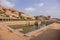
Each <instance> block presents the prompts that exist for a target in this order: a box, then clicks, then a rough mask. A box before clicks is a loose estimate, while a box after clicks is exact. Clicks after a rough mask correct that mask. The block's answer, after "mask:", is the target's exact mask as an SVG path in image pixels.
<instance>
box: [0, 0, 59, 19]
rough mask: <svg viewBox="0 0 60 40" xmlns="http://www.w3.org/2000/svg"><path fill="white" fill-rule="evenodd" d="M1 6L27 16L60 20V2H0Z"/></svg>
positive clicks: (30, 0)
mask: <svg viewBox="0 0 60 40" xmlns="http://www.w3.org/2000/svg"><path fill="white" fill-rule="evenodd" d="M0 5H2V6H4V7H8V8H15V9H17V10H19V11H22V12H24V13H26V14H29V15H32V16H37V15H45V16H52V17H56V18H60V0H0Z"/></svg>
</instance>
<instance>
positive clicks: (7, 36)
mask: <svg viewBox="0 0 60 40" xmlns="http://www.w3.org/2000/svg"><path fill="white" fill-rule="evenodd" d="M32 35H33V36H32V37H28V36H19V35H17V34H15V33H13V32H11V31H10V30H8V29H7V28H6V27H5V26H4V25H0V40H60V23H54V24H51V25H49V26H48V27H47V28H45V29H43V30H40V31H38V32H34V33H32ZM35 35H36V36H35Z"/></svg>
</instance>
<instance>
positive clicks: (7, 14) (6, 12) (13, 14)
mask: <svg viewBox="0 0 60 40" xmlns="http://www.w3.org/2000/svg"><path fill="white" fill-rule="evenodd" d="M0 18H5V19H6V18H11V19H33V17H32V16H30V15H28V14H25V13H23V12H20V11H18V10H15V9H13V8H5V7H3V6H1V5H0Z"/></svg>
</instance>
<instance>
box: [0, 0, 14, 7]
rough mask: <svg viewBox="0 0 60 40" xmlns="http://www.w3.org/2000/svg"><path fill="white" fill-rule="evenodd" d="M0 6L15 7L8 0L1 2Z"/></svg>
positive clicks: (0, 0)
mask: <svg viewBox="0 0 60 40" xmlns="http://www.w3.org/2000/svg"><path fill="white" fill-rule="evenodd" d="M0 5H2V6H6V7H14V4H12V3H11V2H9V1H8V0H0Z"/></svg>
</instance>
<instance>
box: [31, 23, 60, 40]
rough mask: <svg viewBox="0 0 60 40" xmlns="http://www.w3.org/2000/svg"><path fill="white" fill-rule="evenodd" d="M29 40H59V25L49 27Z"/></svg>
mask: <svg viewBox="0 0 60 40" xmlns="http://www.w3.org/2000/svg"><path fill="white" fill-rule="evenodd" d="M31 40H60V24H56V23H54V24H52V25H49V26H48V28H47V30H45V31H44V32H42V33H40V34H39V35H37V36H36V37H34V38H32V39H31Z"/></svg>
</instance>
